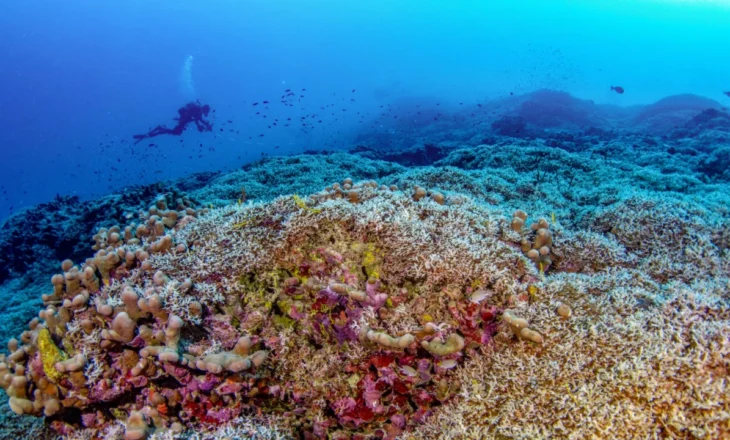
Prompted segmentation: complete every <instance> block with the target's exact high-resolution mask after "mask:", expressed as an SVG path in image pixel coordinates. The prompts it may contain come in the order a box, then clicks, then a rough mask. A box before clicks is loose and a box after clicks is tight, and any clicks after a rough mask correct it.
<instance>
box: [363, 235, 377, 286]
mask: <svg viewBox="0 0 730 440" xmlns="http://www.w3.org/2000/svg"><path fill="white" fill-rule="evenodd" d="M375 252H376V249H375V245H374V244H373V243H368V244H367V245H366V247H365V251H364V252H363V256H362V265H363V267H364V268H365V273H366V274H367V275H368V277H370V278H375V279H378V278H380V270H379V269H380V267H379V266H380V263H381V260H380V258H378V257H377V255H375Z"/></svg>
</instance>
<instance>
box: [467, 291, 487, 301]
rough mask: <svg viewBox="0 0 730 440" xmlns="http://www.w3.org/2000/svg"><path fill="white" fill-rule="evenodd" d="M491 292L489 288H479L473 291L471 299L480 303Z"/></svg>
mask: <svg viewBox="0 0 730 440" xmlns="http://www.w3.org/2000/svg"><path fill="white" fill-rule="evenodd" d="M489 293H490V292H489V291H488V290H484V289H479V290H477V291H475V292H474V293H472V294H471V297H470V298H469V299H470V300H471V302H473V303H476V304H479V303H480V302H482V301H484V300H485V299H486V298H487V297H488V296H489Z"/></svg>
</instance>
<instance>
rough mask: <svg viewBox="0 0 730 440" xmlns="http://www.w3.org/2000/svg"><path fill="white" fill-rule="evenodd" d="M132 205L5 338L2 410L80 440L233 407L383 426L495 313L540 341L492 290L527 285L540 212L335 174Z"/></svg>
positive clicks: (286, 419)
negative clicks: (532, 217) (295, 188)
mask: <svg viewBox="0 0 730 440" xmlns="http://www.w3.org/2000/svg"><path fill="white" fill-rule="evenodd" d="M173 206H174V207H173ZM138 217H139V218H138V220H137V221H136V222H135V223H132V224H129V225H126V226H124V227H121V226H120V227H112V228H109V229H101V230H99V231H98V233H97V234H96V235H95V236H94V239H95V244H94V246H93V248H94V250H95V251H96V253H95V254H94V255H93V257H91V258H89V259H87V260H86V261H84V262H82V263H80V264H74V262H72V261H68V260H66V261H64V262H63V263H62V264H61V269H62V272H61V273H59V274H57V275H55V276H53V278H52V279H51V283H52V285H53V292H52V293H49V294H47V295H44V297H43V302H44V304H45V308H44V309H43V310H42V311H40V313H39V316H38V318H36V319H34V320H33V321H31V322H30V324H29V329H28V330H27V331H25V332H23V334H22V335H21V336H20V338H19V340H15V339H13V340H11V341H10V342H9V344H8V348H9V351H10V354H9V355H8V356H4V357H2V358H1V359H0V386H2V388H4V389H5V390H6V391H7V394H8V396H9V404H10V407H11V408H12V410H13V411H14V412H16V413H18V414H31V415H36V416H46V417H47V418H48V420H49V422H50V423H51V425H52V427H53V428H54V429H56V430H57V431H58V432H59V433H60V434H64V435H71V434H74V433H76V434H79V433H81V432H83V433H86V436H87V437H90V438H94V437H96V438H102V437H107V436H111V435H112V433H118V434H119V435H120V436H121V437H123V438H125V439H143V438H151V437H154V436H157V435H160V434H163V433H167V434H170V435H173V436H174V435H183V434H185V433H186V432H188V433H189V432H199V433H204V432H213V431H214V430H215V429H216V427H219V426H221V425H224V424H226V423H231V422H233V421H235V420H237V419H238V418H240V417H244V416H250V415H254V416H260V417H263V418H266V419H267V420H269V421H273V423H274V424H275V425H276V429H278V430H280V431H281V432H285V433H287V432H288V433H291V434H299V435H305V436H307V438H322V439H324V438H331V439H364V438H395V437H396V436H399V435H401V434H402V433H404V432H406V431H408V430H410V429H412V428H413V427H415V426H418V425H419V424H422V423H424V422H425V421H426V420H427V419H428V418H429V416H430V415H431V414H432V413H433V411H434V410H435V409H436V408H438V407H440V406H442V405H444V404H445V403H448V402H449V401H450V400H452V399H453V398H454V397H455V394H456V393H457V391H458V389H459V383H458V380H457V379H456V377H457V375H456V374H455V370H456V369H457V368H458V366H459V365H460V364H462V363H463V362H464V361H465V359H468V358H469V357H470V356H475V355H476V354H477V353H479V352H480V350H484V349H485V347H487V346H488V345H489V344H490V341H491V340H492V337H493V335H494V334H495V332H496V331H497V328H498V325H502V326H505V328H508V329H509V331H511V332H513V334H514V336H513V337H514V339H515V341H516V342H518V341H521V342H520V343H525V344H541V343H543V340H544V336H543V335H542V334H541V333H540V329H539V328H532V327H530V324H529V323H528V322H527V321H526V320H525V319H522V318H521V317H520V316H518V315H517V314H516V312H514V311H512V310H506V308H507V307H508V306H509V303H508V302H507V301H502V299H504V298H522V299H524V300H529V298H530V295H532V294H534V293H535V291H536V290H537V289H538V288H539V283H540V279H541V277H540V276H541V272H544V271H546V270H548V268H549V267H550V265H551V264H554V261H553V260H554V259H555V257H554V256H552V255H551V247H552V246H553V239H552V236H551V232H550V229H549V224H548V222H547V221H546V220H544V219H541V220H539V221H537V222H535V224H534V225H533V226H532V227H531V228H528V227H526V226H525V227H524V228H523V226H524V225H525V222H526V220H527V215H526V214H525V213H524V212H521V211H519V212H517V213H515V215H514V217H513V219H512V222H511V223H509V221H508V219H505V218H501V217H496V216H494V214H492V213H491V212H490V211H487V210H485V209H484V208H483V207H481V206H480V205H477V204H475V203H473V202H472V201H471V200H470V199H468V198H466V197H463V196H460V195H458V194H450V195H446V194H443V193H440V192H436V191H428V190H426V189H425V188H421V187H415V188H409V189H407V190H399V189H398V188H396V187H385V186H379V185H378V184H376V183H375V182H362V183H358V184H354V183H353V182H352V181H351V180H350V179H346V180H345V181H344V182H342V183H341V184H339V183H338V184H334V185H332V186H330V187H328V188H326V189H325V190H323V191H322V192H320V193H317V194H313V195H311V196H310V197H307V198H300V197H297V196H286V197H280V198H277V199H275V200H273V201H271V202H268V203H263V204H253V203H244V204H237V205H233V206H229V207H224V208H218V209H210V210H209V209H197V208H195V203H194V202H193V201H191V200H188V199H185V198H180V199H178V200H171V199H170V197H169V196H168V197H165V196H164V195H163V196H161V197H160V198H159V199H158V200H156V201H155V203H154V204H153V206H152V207H151V208H150V209H149V210H148V211H145V212H140V213H139V216H138ZM551 258H552V260H551ZM497 298H499V299H500V300H499V301H498V300H497ZM560 315H561V316H562V317H563V318H565V319H567V317H569V316H570V309H569V308H567V309H563V310H561V311H560ZM556 319H560V317H558V316H556ZM500 322H503V324H499V323H500Z"/></svg>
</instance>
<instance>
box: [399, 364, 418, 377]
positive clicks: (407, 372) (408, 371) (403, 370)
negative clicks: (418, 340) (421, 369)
mask: <svg viewBox="0 0 730 440" xmlns="http://www.w3.org/2000/svg"><path fill="white" fill-rule="evenodd" d="M400 372H401V373H403V375H404V376H409V377H414V376H416V375H417V374H418V372H417V371H416V370H415V369H414V368H413V367H409V366H408V365H404V366H402V367H400Z"/></svg>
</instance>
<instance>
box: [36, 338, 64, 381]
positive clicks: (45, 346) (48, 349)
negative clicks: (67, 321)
mask: <svg viewBox="0 0 730 440" xmlns="http://www.w3.org/2000/svg"><path fill="white" fill-rule="evenodd" d="M38 350H39V351H40V353H41V361H42V362H43V371H44V372H45V373H46V376H47V377H48V379H50V380H51V382H54V383H55V382H58V381H59V380H60V379H61V378H62V377H63V373H61V372H60V371H58V370H57V369H56V362H61V361H64V360H66V359H67V358H68V356H67V355H66V353H64V352H63V351H61V350H60V349H59V348H58V347H56V344H54V343H53V340H52V339H51V332H49V331H48V329H47V328H43V329H41V331H40V332H38Z"/></svg>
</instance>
